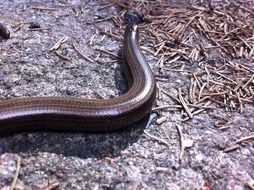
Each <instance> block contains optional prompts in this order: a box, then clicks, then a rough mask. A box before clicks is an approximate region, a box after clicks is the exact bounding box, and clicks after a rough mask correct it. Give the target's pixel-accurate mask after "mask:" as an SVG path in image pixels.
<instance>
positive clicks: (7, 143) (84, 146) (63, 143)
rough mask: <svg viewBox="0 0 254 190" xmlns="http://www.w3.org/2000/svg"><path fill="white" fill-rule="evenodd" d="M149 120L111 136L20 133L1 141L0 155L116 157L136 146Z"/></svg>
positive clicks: (104, 134) (107, 134)
mask: <svg viewBox="0 0 254 190" xmlns="http://www.w3.org/2000/svg"><path fill="white" fill-rule="evenodd" d="M148 120H149V116H147V117H145V118H144V119H143V120H142V121H140V122H138V123H136V124H135V125H134V126H133V127H130V128H126V129H123V130H119V131H115V132H111V133H54V132H51V133H21V134H15V135H12V136H8V137H1V138H0V154H4V153H30V154H34V153H37V152H50V153H55V154H58V155H59V154H62V155H64V156H76V157H80V158H91V157H96V158H103V157H106V156H108V157H116V156H118V155H119V154H120V153H121V151H122V150H125V149H126V148H127V147H128V146H130V145H131V144H133V143H135V142H137V141H138V140H139V138H140V136H141V135H142V134H143V131H144V129H145V127H146V125H147V122H148Z"/></svg>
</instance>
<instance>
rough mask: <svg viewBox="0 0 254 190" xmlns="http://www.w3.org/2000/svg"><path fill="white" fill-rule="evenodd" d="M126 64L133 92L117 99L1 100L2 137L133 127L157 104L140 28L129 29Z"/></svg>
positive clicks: (125, 38) (129, 91)
mask: <svg viewBox="0 0 254 190" xmlns="http://www.w3.org/2000/svg"><path fill="white" fill-rule="evenodd" d="M123 62H124V70H125V75H126V77H127V82H128V86H129V90H128V91H127V92H126V93H125V94H123V95H121V96H119V97H116V98H112V99H108V100H103V99H83V98H77V97H23V98H14V99H9V100H3V101H0V135H4V134H10V133H14V132H21V131H29V130H32V131H38V130H46V131H73V132H77V131H80V132H86V131H88V132H104V131H112V130H115V129H120V128H123V127H127V126H131V125H132V124H134V123H135V122H137V121H139V120H141V119H142V118H143V117H144V116H146V115H147V114H148V113H149V112H150V111H151V107H152V105H153V103H154V101H155V96H156V85H155V79H154V77H153V73H152V71H151V69H150V67H149V65H148V63H147V61H146V60H145V58H144V56H143V54H142V52H141V50H140V47H139V43H138V29H137V25H132V26H131V25H130V26H128V27H127V28H126V31H125V36H124V46H123Z"/></svg>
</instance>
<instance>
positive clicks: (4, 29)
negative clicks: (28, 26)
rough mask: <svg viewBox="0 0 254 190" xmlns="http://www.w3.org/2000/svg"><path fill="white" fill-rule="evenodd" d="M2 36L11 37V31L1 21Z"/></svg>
mask: <svg viewBox="0 0 254 190" xmlns="http://www.w3.org/2000/svg"><path fill="white" fill-rule="evenodd" d="M0 36H2V37H3V38H6V39H8V38H10V31H9V30H8V28H7V27H6V26H5V25H3V24H2V23H0Z"/></svg>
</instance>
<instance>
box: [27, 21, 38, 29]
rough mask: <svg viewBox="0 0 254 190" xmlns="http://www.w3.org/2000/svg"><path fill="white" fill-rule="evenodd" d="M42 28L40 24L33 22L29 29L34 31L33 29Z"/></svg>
mask: <svg viewBox="0 0 254 190" xmlns="http://www.w3.org/2000/svg"><path fill="white" fill-rule="evenodd" d="M40 27H41V25H40V23H38V22H31V23H30V25H29V27H28V28H30V29H33V28H40Z"/></svg>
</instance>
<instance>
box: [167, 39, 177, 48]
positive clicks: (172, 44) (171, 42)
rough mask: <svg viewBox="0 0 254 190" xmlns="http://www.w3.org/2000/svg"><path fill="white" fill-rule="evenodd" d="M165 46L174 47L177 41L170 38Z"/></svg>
mask: <svg viewBox="0 0 254 190" xmlns="http://www.w3.org/2000/svg"><path fill="white" fill-rule="evenodd" d="M165 46H167V47H169V48H173V47H175V43H174V42H173V41H171V40H169V41H167V42H166V43H165Z"/></svg>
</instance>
